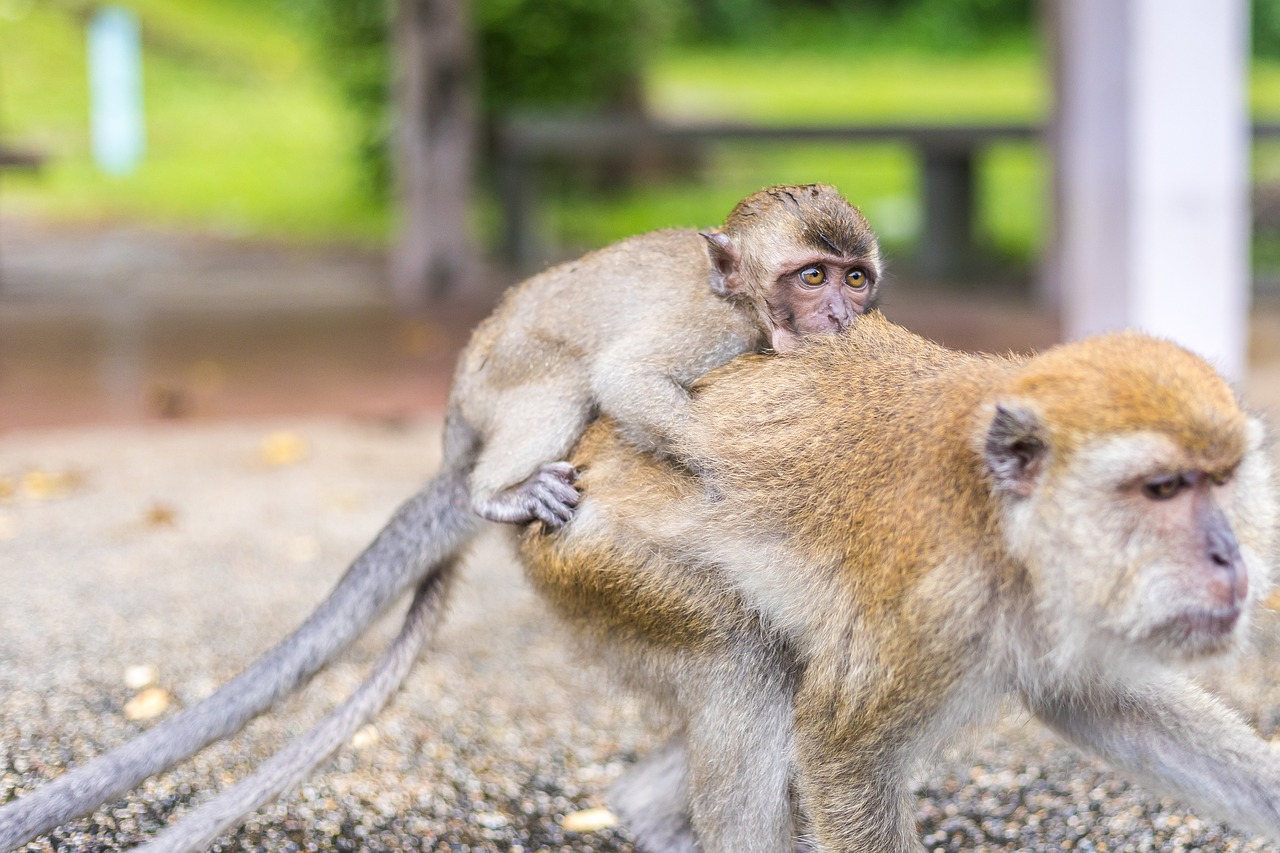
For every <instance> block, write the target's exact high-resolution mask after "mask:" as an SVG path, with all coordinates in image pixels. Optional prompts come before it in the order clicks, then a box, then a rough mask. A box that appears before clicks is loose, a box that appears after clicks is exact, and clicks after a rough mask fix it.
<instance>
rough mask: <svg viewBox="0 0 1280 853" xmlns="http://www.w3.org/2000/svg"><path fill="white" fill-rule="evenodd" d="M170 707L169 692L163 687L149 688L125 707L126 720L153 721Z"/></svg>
mask: <svg viewBox="0 0 1280 853" xmlns="http://www.w3.org/2000/svg"><path fill="white" fill-rule="evenodd" d="M168 707H169V691H168V690H165V689H164V688H163V687H148V688H147V689H146V690H143V691H142V692H141V693H139V694H138V695H137V696H134V697H133V698H132V699H130V700H129V701H128V702H126V703H125V705H124V718H125V719H126V720H133V721H135V722H137V721H139V720H151V719H155V718H156V717H158V716H160V715H161V714H163V713H164V712H165V711H166V710H167V709H168Z"/></svg>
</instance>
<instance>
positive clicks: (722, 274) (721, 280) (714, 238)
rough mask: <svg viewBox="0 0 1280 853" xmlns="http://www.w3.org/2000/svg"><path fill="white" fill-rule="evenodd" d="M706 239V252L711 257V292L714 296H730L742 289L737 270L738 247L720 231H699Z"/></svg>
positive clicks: (739, 273) (740, 278) (738, 259)
mask: <svg viewBox="0 0 1280 853" xmlns="http://www.w3.org/2000/svg"><path fill="white" fill-rule="evenodd" d="M698 233H699V234H700V235H701V236H702V237H703V238H704V239H705V240H706V241H707V254H708V255H709V256H710V257H711V292H712V293H714V294H715V295H716V296H731V295H733V294H735V293H741V292H742V290H743V281H742V274H741V272H740V271H739V270H738V264H739V262H740V261H741V257H740V256H739V255H738V247H737V246H735V245H734V244H733V240H731V239H730V238H729V235H728V234H725V233H724V232H722V231H699V232H698Z"/></svg>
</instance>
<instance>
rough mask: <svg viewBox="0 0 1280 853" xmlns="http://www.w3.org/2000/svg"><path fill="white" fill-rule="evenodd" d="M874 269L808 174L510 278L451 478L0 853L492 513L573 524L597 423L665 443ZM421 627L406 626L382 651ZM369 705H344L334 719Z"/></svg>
mask: <svg viewBox="0 0 1280 853" xmlns="http://www.w3.org/2000/svg"><path fill="white" fill-rule="evenodd" d="M880 279H881V262H880V252H879V247H878V245H877V243H876V239H875V235H874V234H873V233H872V232H871V229H870V227H869V226H868V224H867V222H866V220H865V219H864V218H863V216H862V214H861V213H859V212H858V210H857V209H856V208H855V207H853V206H852V205H850V204H849V203H848V202H847V201H846V200H845V199H844V198H843V197H841V196H840V194H839V193H838V192H836V191H835V190H834V189H832V188H831V187H828V186H823V185H809V186H782V187H773V188H770V189H766V190H762V191H760V192H758V193H755V194H754V195H751V196H749V197H748V198H746V199H744V200H743V201H741V202H739V203H738V205H737V206H736V207H735V208H734V209H733V211H732V212H731V213H730V214H729V217H728V218H727V219H726V221H725V224H724V226H723V227H722V228H719V229H715V230H711V231H706V232H701V233H700V232H698V231H695V230H692V229H690V230H669V231H657V232H653V233H651V234H645V235H641V236H639V237H634V238H631V239H629V240H624V241H622V242H620V243H617V244H614V245H612V246H609V247H607V248H605V249H602V250H600V251H597V252H593V253H591V254H589V255H587V256H585V257H583V258H581V259H579V260H577V261H573V262H570V263H567V264H563V265H561V266H558V267H555V268H553V269H550V270H548V271H546V272H544V273H542V274H540V275H537V276H534V277H533V278H530V279H528V280H527V281H525V282H523V283H521V284H519V285H517V286H516V287H515V288H513V289H512V291H511V292H510V293H509V294H508V295H507V297H506V298H505V299H504V300H503V302H502V303H501V304H500V305H499V306H498V308H497V309H496V310H495V311H494V313H493V315H492V316H490V317H489V318H488V319H487V320H486V321H484V322H483V323H482V324H481V325H480V326H479V327H478V328H477V329H476V331H475V332H474V333H473V335H472V338H471V341H470V342H469V343H468V345H467V348H466V349H465V350H464V352H463V353H462V356H461V358H460V361H459V365H458V369H457V372H456V374H455V379H454V385H453V388H452V391H451V394H450V399H449V404H448V409H447V412H446V417H445V436H444V461H443V465H442V470H441V471H440V473H439V474H437V475H436V477H435V478H433V479H432V481H431V482H430V483H428V484H427V485H426V486H425V487H424V488H423V489H422V490H421V491H420V492H419V493H418V494H417V495H415V496H414V497H413V498H411V499H410V500H409V501H407V502H406V503H405V504H404V505H403V506H402V507H401V508H400V509H399V510H397V512H396V514H395V516H393V518H392V519H391V521H390V522H389V524H388V525H387V527H386V528H385V529H384V530H383V531H382V532H381V533H380V534H379V535H378V537H377V538H376V539H375V540H374V542H373V543H371V544H370V546H369V547H368V548H367V549H366V550H365V552H364V553H362V554H361V555H360V556H359V557H358V558H357V560H356V562H355V563H354V564H353V565H352V567H351V568H350V569H349V570H348V571H347V573H346V574H345V575H344V576H343V578H342V579H341V580H340V581H339V582H338V585H337V586H336V587H335V589H334V590H333V591H332V592H331V593H330V595H329V596H328V598H326V599H325V600H324V601H323V602H322V603H321V604H320V606H319V607H318V608H317V609H316V611H315V612H314V613H313V614H312V615H311V616H310V617H308V619H307V620H306V621H305V622H304V623H303V625H302V626H300V627H299V628H298V630H297V631H295V632H294V633H293V634H291V635H290V636H289V637H287V638H285V639H284V640H283V641H282V642H281V643H280V644H278V645H277V646H276V647H275V648H273V649H271V650H270V651H268V652H267V653H266V654H265V655H264V656H263V657H262V658H260V659H259V660H258V661H257V662H255V663H254V664H253V665H251V666H250V667H249V668H248V669H247V670H245V671H244V672H243V673H241V674H240V675H239V676H237V677H236V678H234V679H232V681H230V682H228V683H227V684H226V685H225V686H224V687H223V688H222V689H220V690H219V691H218V692H217V693H215V694H214V695H213V696H211V697H210V698H209V699H208V700H206V701H205V702H202V703H200V704H199V705H196V706H194V707H192V708H191V709H189V710H186V711H184V712H183V713H181V714H178V715H176V716H174V717H172V718H170V719H169V720H166V721H164V722H162V723H160V724H159V725H157V726H155V727H154V728H152V729H149V730H148V731H146V732H144V733H143V734H141V735H139V736H138V737H137V738H135V739H134V740H132V741H129V742H128V743H126V744H124V745H122V746H120V747H119V748H117V749H115V750H113V751H111V752H109V753H107V754H105V755H103V756H100V757H99V758H97V759H95V760H94V761H91V762H89V763H87V764H85V765H83V766H81V767H78V768H76V769H74V770H72V771H69V772H68V773H66V774H64V775H63V776H62V777H61V778H59V779H58V780H56V781H54V782H52V783H50V784H49V785H46V786H45V787H43V788H41V789H40V790H38V791H35V792H33V793H32V794H30V795H28V796H26V797H23V798H21V799H20V800H18V801H16V802H14V803H11V804H9V805H7V806H5V807H4V808H0V850H7V849H10V848H11V847H13V846H15V845H17V844H20V843H22V842H23V841H25V840H27V839H29V838H31V837H33V836H35V835H38V834H40V833H41V832H45V831H47V830H49V829H51V828H53V827H55V826H58V825H59V824H61V823H64V822H66V821H67V820H70V819H71V818H73V817H76V816H78V815H81V814H84V813H86V812H87V811H90V810H92V809H93V808H95V807H96V806H97V805H99V804H100V803H102V802H105V801H106V800H109V799H111V798H113V797H116V796H119V795H121V794H123V793H124V792H125V791H127V790H129V789H130V788H132V787H134V786H135V785H137V784H138V783H139V782H141V781H142V780H143V779H145V778H146V777H147V776H150V775H151V774H153V773H156V772H159V771H160V770H163V769H165V768H166V767H170V766H172V765H173V764H175V763H177V762H179V761H181V760H182V759H184V758H186V757H188V756H190V755H192V754H193V753H194V752H196V751H197V750H199V749H200V748H202V747H203V746H205V745H206V744H208V743H211V742H212V741H214V740H218V739H220V738H223V737H226V736H228V735H230V734H232V733H234V732H236V731H238V730H239V729H240V728H241V727H243V726H244V725H245V723H247V722H248V721H249V720H250V719H252V718H253V717H254V716H256V715H258V714H260V713H262V712H263V711H264V710H266V709H267V708H268V707H270V706H271V705H272V704H274V703H275V702H276V701H277V700H278V699H280V698H281V697H283V696H286V695H288V694H289V693H291V692H293V691H294V690H295V689H297V688H298V687H299V686H300V685H301V684H303V683H305V682H306V680H307V679H309V678H310V677H311V676H312V675H314V674H315V673H316V672H317V671H318V670H319V669H320V668H321V667H322V666H324V665H325V664H326V663H327V662H328V661H329V660H330V659H332V658H333V656H334V655H336V654H337V653H338V652H340V651H341V650H342V649H344V648H345V647H346V646H348V645H349V644H350V643H351V642H352V641H354V639H355V638H356V637H358V636H359V635H360V634H361V633H363V631H364V630H365V629H366V628H367V627H368V626H369V624H370V623H371V622H372V621H373V620H374V619H376V618H377V616H378V615H379V614H381V613H382V612H383V611H384V610H385V609H386V608H387V607H388V606H390V604H391V603H392V602H393V601H395V600H396V598H398V597H399V596H400V595H401V594H402V593H403V592H404V591H405V590H406V589H408V588H409V587H410V586H413V585H415V584H419V585H422V584H425V585H428V586H431V587H432V588H435V587H436V586H437V583H438V582H437V580H436V578H437V577H438V576H440V575H441V573H446V572H447V567H448V566H449V565H450V564H451V561H452V560H453V559H454V558H455V557H456V556H457V555H458V554H459V553H460V552H461V551H462V550H463V549H464V547H465V545H466V544H467V543H468V542H470V541H471V539H472V538H473V537H474V536H475V534H476V532H477V531H478V529H479V527H480V519H481V517H483V518H485V519H490V520H493V521H499V522H507V523H512V524H519V523H525V522H528V521H533V520H539V521H541V522H542V523H543V524H545V525H546V526H548V527H550V528H555V527H558V526H560V525H562V524H564V523H565V522H566V521H567V520H568V519H569V518H571V517H572V515H573V511H574V506H575V505H576V504H577V502H578V499H579V493H578V490H577V488H576V487H575V480H576V477H577V472H576V470H575V468H574V467H573V466H572V465H571V464H570V463H569V462H568V461H567V460H566V458H565V457H566V456H567V454H568V452H569V450H570V449H571V448H572V447H573V445H574V444H575V443H576V442H577V440H578V438H579V437H580V436H581V434H582V431H583V430H584V429H585V428H586V426H587V425H588V423H590V421H591V420H592V419H594V418H596V417H597V416H599V415H600V414H605V415H607V416H609V417H610V419H611V421H612V422H613V423H615V424H617V426H618V428H619V429H620V430H621V431H622V433H623V434H624V435H625V437H626V440H627V441H628V442H629V443H630V444H631V446H632V447H634V448H636V449H637V450H639V451H643V452H652V453H656V454H659V455H663V454H669V453H671V452H672V448H673V447H674V446H675V444H676V442H677V440H678V438H679V435H680V431H681V430H682V429H683V428H684V427H685V425H686V423H687V420H688V416H687V407H688V396H689V395H688V388H689V386H690V385H691V384H692V383H693V382H695V381H696V380H697V379H698V378H699V377H701V376H702V375H703V374H705V373H706V372H708V371H710V370H712V369H714V368H716V367H719V366H721V365H723V364H725V363H726V362H728V361H729V360H730V359H732V358H733V357H734V356H737V355H740V354H743V353H748V352H758V351H765V350H772V351H774V352H790V351H792V350H795V349H796V348H797V347H798V346H800V345H801V341H802V339H803V338H804V337H805V336H810V335H829V334H835V333H839V332H842V331H844V330H845V329H846V328H848V327H849V325H850V324H851V323H852V322H853V321H854V319H855V318H856V317H857V316H858V315H860V314H862V313H864V312H865V311H867V310H869V309H870V308H872V307H873V306H874V305H875V302H876V298H877V296H878V292H879V285H880ZM421 600H422V601H425V600H426V599H421ZM421 606H422V607H426V604H422V605H421ZM415 607H416V606H415ZM416 612H417V610H416V609H415V611H414V613H416ZM424 638H425V635H423V634H422V633H421V632H412V631H411V632H408V633H406V635H405V636H404V637H403V638H402V640H403V642H398V643H397V644H396V647H395V648H393V649H392V650H391V651H389V652H388V655H393V656H396V655H400V656H402V655H403V654H404V651H403V650H404V649H406V648H417V645H415V644H418V645H420V642H421V641H422V640H423V639H424ZM405 671H407V669H406V670H405ZM379 672H381V670H379ZM374 681H375V682H377V684H379V685H381V688H382V689H381V690H380V691H374V692H373V693H369V692H366V693H364V694H362V695H363V697H364V698H363V699H362V700H361V702H362V704H361V707H362V708H372V710H368V711H367V712H364V713H365V716H368V715H369V714H372V713H373V712H374V711H376V709H377V707H380V706H381V703H382V702H383V701H385V699H386V698H387V697H389V696H390V694H391V693H392V692H394V690H395V688H396V686H397V685H398V684H399V680H398V679H394V678H382V677H380V676H374ZM359 716H360V715H359V714H355V715H353V714H349V713H345V712H344V713H342V714H340V717H341V720H342V722H341V725H347V724H349V723H350V721H352V720H354V719H356V718H357V717H359ZM335 725H338V724H337V723H335ZM356 725H357V726H358V725H359V723H358V722H357V723H356ZM334 731H337V730H336V729H335V730H334ZM335 736H336V735H335ZM308 760H309V758H308V756H307V755H300V757H299V761H301V762H302V764H306V762H307V761H308ZM286 775H287V774H286ZM282 778H284V777H283V776H282V775H280V774H275V775H273V779H282ZM273 784H274V783H273ZM192 843H196V842H192Z"/></svg>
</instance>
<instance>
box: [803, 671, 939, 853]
mask: <svg viewBox="0 0 1280 853" xmlns="http://www.w3.org/2000/svg"><path fill="white" fill-rule="evenodd" d="M929 710H930V709H929V700H928V699H922V697H919V696H915V697H913V696H911V695H909V694H908V695H904V694H903V693H901V692H898V691H886V692H884V693H882V694H880V695H878V696H868V697H864V699H863V701H858V700H857V699H855V698H854V697H853V696H851V695H850V693H849V685H848V684H846V683H843V680H840V679H837V680H833V681H832V682H829V683H826V684H806V685H804V686H802V687H801V689H800V691H799V693H798V695H797V700H796V718H795V726H796V734H795V757H796V788H797V792H798V793H799V796H800V808H801V809H802V810H803V811H804V813H805V815H806V817H807V818H808V820H809V823H810V826H811V829H812V835H813V836H814V837H815V839H816V842H817V847H818V849H820V850H831V851H836V850H847V851H864V850H874V851H876V853H923V851H924V845H923V844H922V843H921V842H920V839H919V835H918V833H917V829H916V819H915V808H914V805H915V801H914V798H913V797H912V796H911V789H910V786H909V778H910V775H911V773H910V770H911V768H912V767H913V766H914V765H915V764H916V760H915V759H916V753H915V751H914V749H913V744H914V742H915V739H917V738H918V737H919V729H920V727H921V726H922V725H927V723H926V722H924V721H926V720H927V719H928V717H929Z"/></svg>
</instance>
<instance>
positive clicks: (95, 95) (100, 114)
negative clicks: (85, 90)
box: [88, 6, 146, 175]
mask: <svg viewBox="0 0 1280 853" xmlns="http://www.w3.org/2000/svg"><path fill="white" fill-rule="evenodd" d="M141 42H142V40H141V36H140V29H139V26H138V19H137V17H136V16H135V15H134V14H133V13H132V12H129V11H128V10H126V9H122V8H120V7H119V6H104V7H103V8H101V9H99V10H98V11H97V12H96V13H94V15H93V17H92V18H91V19H90V21H89V43H88V48H89V128H90V134H91V140H92V144H93V159H94V162H95V163H97V164H98V168H99V169H101V170H102V171H103V172H106V173H107V174H109V175H127V174H129V173H130V172H132V171H133V170H134V169H136V168H137V166H138V163H139V162H140V161H141V160H142V155H143V153H144V152H145V151H146V130H145V127H144V123H143V110H142V44H141Z"/></svg>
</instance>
